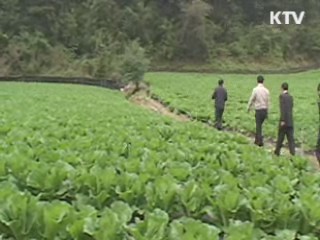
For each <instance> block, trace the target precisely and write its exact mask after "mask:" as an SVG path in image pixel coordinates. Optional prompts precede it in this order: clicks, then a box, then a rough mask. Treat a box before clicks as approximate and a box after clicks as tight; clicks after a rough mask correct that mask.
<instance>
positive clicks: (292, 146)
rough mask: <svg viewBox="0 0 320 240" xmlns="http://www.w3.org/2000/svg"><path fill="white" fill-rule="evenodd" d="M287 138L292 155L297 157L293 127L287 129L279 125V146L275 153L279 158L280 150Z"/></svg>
mask: <svg viewBox="0 0 320 240" xmlns="http://www.w3.org/2000/svg"><path fill="white" fill-rule="evenodd" d="M285 136H287V140H288V144H289V151H290V154H291V155H292V156H294V155H295V143H294V129H293V127H286V126H281V125H279V130H278V139H277V145H276V150H275V151H274V153H275V154H276V155H278V156H279V155H280V150H281V147H282V144H283V141H284V137H285Z"/></svg>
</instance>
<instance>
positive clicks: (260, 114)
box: [254, 109, 268, 146]
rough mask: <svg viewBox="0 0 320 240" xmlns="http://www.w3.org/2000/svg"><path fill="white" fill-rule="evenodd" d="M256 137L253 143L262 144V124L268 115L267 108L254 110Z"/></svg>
mask: <svg viewBox="0 0 320 240" xmlns="http://www.w3.org/2000/svg"><path fill="white" fill-rule="evenodd" d="M255 117H256V137H255V141H254V143H255V144H256V145H258V146H263V136H262V124H263V122H264V120H266V118H267V117H268V110H267V109H259V110H256V115H255Z"/></svg>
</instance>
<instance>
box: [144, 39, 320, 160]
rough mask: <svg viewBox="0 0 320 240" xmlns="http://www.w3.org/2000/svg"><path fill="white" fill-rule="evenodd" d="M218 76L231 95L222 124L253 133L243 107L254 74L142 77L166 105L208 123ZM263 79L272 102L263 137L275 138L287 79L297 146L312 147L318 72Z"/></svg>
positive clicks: (253, 126)
mask: <svg viewBox="0 0 320 240" xmlns="http://www.w3.org/2000/svg"><path fill="white" fill-rule="evenodd" d="M270 37H271V38H272V36H270ZM220 78H223V79H225V82H226V83H225V86H226V88H227V89H228V91H229V94H230V96H231V97H230V98H229V100H228V102H227V105H226V111H225V113H224V119H225V121H226V125H227V126H228V127H230V128H232V129H236V130H238V131H241V132H250V133H255V124H253V123H254V114H246V108H247V104H248V101H249V97H250V95H251V92H252V89H253V87H254V86H255V85H256V76H254V75H242V74H239V75H232V74H224V75H217V74H208V75H203V74H187V73H148V74H147V75H146V80H147V81H149V82H150V83H151V84H152V90H153V93H154V94H155V95H157V96H158V97H160V99H162V100H163V101H165V102H166V103H168V104H169V107H171V108H172V109H178V110H181V111H183V112H185V113H188V114H189V115H191V116H193V117H195V118H198V119H205V120H209V121H211V122H213V121H214V108H213V105H212V100H211V99H210V96H211V95H212V92H213V89H214V88H215V86H216V85H217V84H218V83H217V82H218V79H220ZM265 79H266V81H265V84H266V87H267V88H268V89H269V90H270V94H271V104H272V106H271V109H270V111H269V116H268V121H266V122H265V123H264V136H265V138H273V139H276V137H277V124H278V121H279V102H278V99H279V94H280V85H281V83H282V82H287V81H288V82H289V86H290V92H291V93H292V95H293V97H294V102H295V106H294V120H295V123H294V124H295V138H296V141H297V142H298V143H301V144H303V145H302V146H301V147H303V148H306V149H308V150H312V149H314V146H315V144H316V142H317V132H318V120H319V116H318V108H317V105H316V103H317V86H318V83H319V79H320V72H319V71H314V72H307V73H299V74H290V75H285V74H281V75H280V74H279V75H265ZM306 82H307V84H306ZM306 106H308V107H306ZM229 163H230V164H231V162H229Z"/></svg>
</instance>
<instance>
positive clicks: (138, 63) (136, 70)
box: [121, 41, 150, 83]
mask: <svg viewBox="0 0 320 240" xmlns="http://www.w3.org/2000/svg"><path fill="white" fill-rule="evenodd" d="M149 65H150V61H149V59H148V58H147V57H146V55H145V51H144V49H143V48H142V47H140V45H139V43H138V42H137V41H134V42H132V43H130V44H129V45H128V46H127V47H126V48H125V52H124V54H123V56H122V63H121V73H122V76H123V80H124V81H125V82H135V83H139V82H141V81H143V77H144V74H145V72H146V71H148V68H149Z"/></svg>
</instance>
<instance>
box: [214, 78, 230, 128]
mask: <svg viewBox="0 0 320 240" xmlns="http://www.w3.org/2000/svg"><path fill="white" fill-rule="evenodd" d="M223 83H224V82H223V80H222V79H221V80H219V82H218V84H219V86H218V87H217V88H216V89H215V90H214V92H213V94H212V99H214V100H215V109H216V112H215V115H216V116H215V117H216V119H215V127H216V128H217V129H218V130H222V115H223V112H224V107H225V102H226V101H227V100H228V93H227V90H226V89H225V88H224V87H223Z"/></svg>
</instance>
